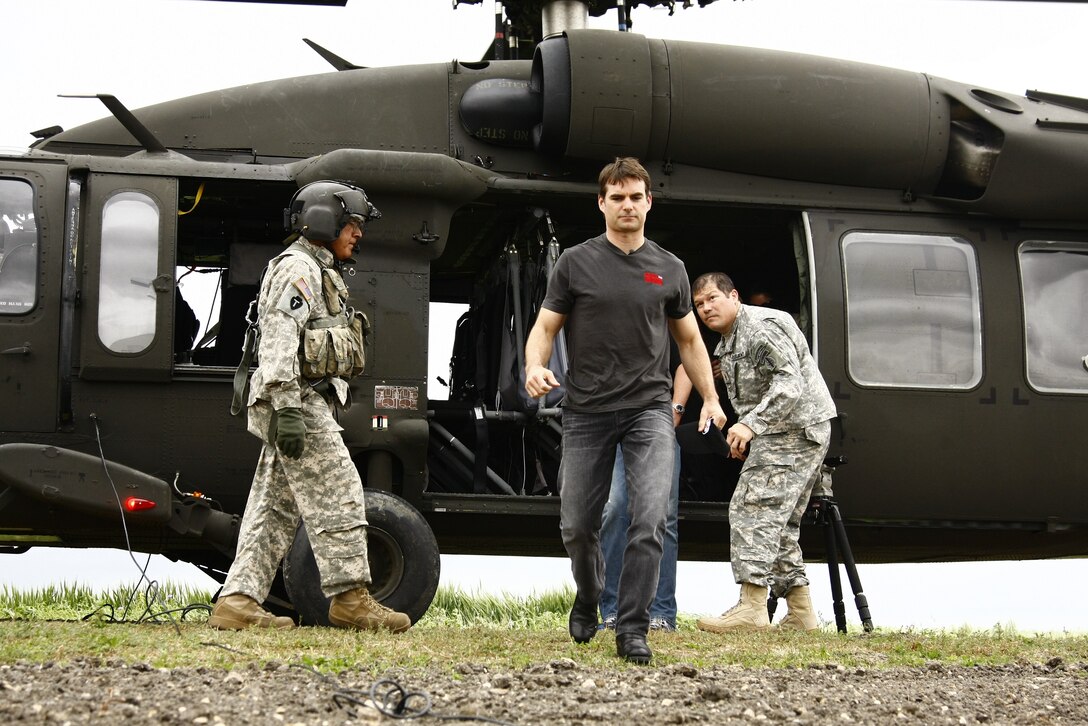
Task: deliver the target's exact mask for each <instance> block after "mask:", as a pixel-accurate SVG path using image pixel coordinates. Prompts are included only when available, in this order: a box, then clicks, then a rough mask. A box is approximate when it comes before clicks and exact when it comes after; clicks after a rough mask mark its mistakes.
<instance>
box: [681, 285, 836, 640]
mask: <svg viewBox="0 0 1088 726" xmlns="http://www.w3.org/2000/svg"><path fill="white" fill-rule="evenodd" d="M692 290H693V298H694V300H695V309H696V311H697V312H698V314H699V318H700V319H701V320H702V321H703V323H705V324H706V326H707V327H709V328H710V329H711V330H713V331H715V332H717V333H720V334H721V336H722V339H721V342H720V343H719V344H718V347H717V348H716V349H715V351H714V355H715V356H716V357H717V358H718V361H719V365H720V366H721V374H722V378H723V379H724V381H725V384H726V389H727V391H728V394H729V400H730V401H731V402H732V404H733V408H734V409H735V410H736V412H737V415H738V416H739V420H738V421H737V422H736V423H735V424H733V425H732V426H730V427H729V430H728V432H727V436H726V443H728V445H729V451H730V456H732V457H734V458H737V459H742V460H744V467H743V468H742V469H741V473H740V479H739V480H738V482H737V488H736V490H735V491H734V493H733V498H732V500H731V501H730V503H729V549H730V559H731V560H732V565H733V577H734V579H735V580H736V581H737V582H738V583H740V585H741V596H740V602H738V603H737V604H736V605H735V606H733V608H731V609H730V610H728V611H726V612H725V613H723V614H722V615H721V616H719V617H704V618H700V619H699V620H698V622H697V626H698V627H699V629H701V630H707V631H710V632H715V633H722V632H728V631H733V630H762V629H763V628H766V627H768V626H769V625H770V622H769V618H768V614H767V588H768V587H770V588H771V591H772V592H773V593H774V595H775V596H776V597H783V596H784V597H785V598H786V603H787V605H788V608H789V609H788V612H787V614H786V617H785V618H784V619H783V620H782V621H781V623H779V625H780V626H782V627H787V628H796V629H799V630H815V629H816V627H817V622H816V616H815V614H814V613H813V610H812V600H811V597H810V596H809V588H808V579H807V578H806V577H805V564H804V561H803V559H802V557H801V547H800V545H799V544H798V537H799V536H800V532H801V530H800V525H801V516H802V515H803V514H804V512H805V509H806V508H807V507H808V500H809V496H810V495H811V493H812V487H813V485H814V484H815V483H816V481H817V480H818V479H819V477H820V468H821V465H822V464H823V460H824V457H825V456H826V455H827V448H828V443H829V439H830V432H831V419H832V418H834V417H835V415H836V412H835V404H834V403H833V402H832V400H831V394H830V393H829V392H828V390H827V385H826V384H825V383H824V380H823V378H822V377H821V376H820V371H819V370H818V369H817V368H816V362H815V361H814V360H813V358H812V355H811V354H810V353H809V349H808V342H807V341H806V340H805V336H804V334H803V333H802V332H801V330H800V329H799V328H798V327H797V324H796V323H795V322H794V320H793V318H792V317H791V316H790V315H789V314H788V313H784V312H782V311H779V310H773V309H770V308H765V307H754V306H751V305H742V304H741V302H740V298H739V296H738V294H737V291H736V289H735V288H734V286H733V281H732V280H730V279H729V277H728V276H727V275H725V274H723V273H720V272H714V273H708V274H706V275H702V276H701V277H699V278H698V279H697V280H695V282H694V283H693V284H692Z"/></svg>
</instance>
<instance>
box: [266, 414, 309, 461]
mask: <svg viewBox="0 0 1088 726" xmlns="http://www.w3.org/2000/svg"><path fill="white" fill-rule="evenodd" d="M272 425H273V426H274V427H275V430H276V433H275V437H276V447H277V448H278V449H279V450H280V451H282V452H283V455H284V456H286V457H287V458H288V459H301V458H302V451H303V450H304V449H305V448H306V424H305V423H303V421H302V409H301V408H281V409H279V410H278V411H276V415H275V418H274V420H273V422H272Z"/></svg>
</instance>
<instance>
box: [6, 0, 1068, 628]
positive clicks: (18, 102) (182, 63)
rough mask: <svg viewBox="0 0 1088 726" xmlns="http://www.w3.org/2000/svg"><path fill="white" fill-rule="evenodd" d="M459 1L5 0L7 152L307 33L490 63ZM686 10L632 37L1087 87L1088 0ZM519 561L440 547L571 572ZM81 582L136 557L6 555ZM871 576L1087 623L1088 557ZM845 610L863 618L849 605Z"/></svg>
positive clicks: (970, 609) (489, 579)
mask: <svg viewBox="0 0 1088 726" xmlns="http://www.w3.org/2000/svg"><path fill="white" fill-rule="evenodd" d="M451 5H452V3H451V2H450V0H349V2H348V6H347V7H346V8H302V7H289V6H278V5H259V4H250V3H234V2H210V1H208V0H94V1H93V2H92V1H90V0H35V2H11V1H9V2H6V3H4V9H3V16H2V17H3V23H4V40H3V43H0V65H2V68H3V74H2V76H0V78H2V79H3V80H2V86H0V88H2V89H3V101H2V103H0V147H16V148H18V147H25V146H27V145H29V144H30V143H31V142H32V141H33V137H32V136H31V135H30V132H31V131H33V130H36V129H41V128H46V127H49V126H53V125H60V126H62V127H64V128H72V127H73V126H76V125H78V124H80V123H85V122H87V121H91V120H94V119H97V118H100V117H102V116H104V115H106V112H105V109H104V107H102V106H101V104H100V103H99V102H98V101H96V100H88V99H67V98H58V97H57V95H58V94H94V93H111V94H114V95H116V96H117V97H118V98H119V99H120V100H121V101H122V102H123V103H124V104H126V105H127V106H128V107H129V108H132V109H138V108H140V107H141V106H145V105H149V104H152V103H157V102H161V101H165V100H169V99H172V98H177V97H180V96H187V95H191V94H194V93H200V92H204V91H209V90H214V89H217V88H224V87H230V86H237V85H243V84H247V83H254V82H259V81H265V80H272V79H276V78H283V77H288V76H297V75H308V74H314V73H324V72H327V71H330V70H331V67H330V66H329V65H328V64H327V62H326V61H324V60H323V59H321V58H320V57H319V56H318V55H317V54H316V53H314V51H312V50H311V49H310V48H309V47H308V46H306V45H305V44H304V43H303V42H302V38H303V37H306V38H310V39H311V40H313V41H315V42H317V43H319V44H321V45H323V46H325V47H327V48H329V49H330V50H332V51H333V52H334V53H336V54H338V55H340V56H341V57H343V58H345V59H347V60H349V61H351V62H352V63H355V64H357V65H362V66H388V65H397V64H406V63H431V62H444V61H449V60H452V59H455V58H456V59H459V60H478V59H480V58H481V57H482V56H483V55H484V53H485V52H486V51H487V49H488V48H489V46H490V44H491V36H492V32H493V19H494V5H493V3H492V2H491V0H484V2H483V3H482V4H480V5H464V4H463V5H461V6H460V7H459V8H458V9H457V10H453V9H451ZM681 5H682V3H681V2H677V10H676V13H675V16H673V17H671V18H670V17H668V12H667V10H665V9H661V8H654V9H651V8H637V9H636V10H635V12H634V18H633V30H634V31H635V32H639V33H643V34H645V35H648V36H652V37H661V38H676V39H685V40H700V41H707V42H717V43H729V44H735V45H747V46H755V47H763V48H774V49H780V50H791V51H796V52H803V53H813V54H818V55H828V56H834V57H839V58H846V59H850V60H858V61H864V62H869V63H876V64H879V65H886V66H891V67H896V68H903V69H907V70H913V71H920V72H926V73H929V74H932V75H936V76H941V77H945V78H950V79H953V80H956V81H961V82H964V83H970V84H973V85H977V86H979V87H982V88H988V89H991V90H999V91H1006V92H1010V93H1015V94H1022V93H1023V92H1024V91H1025V90H1026V89H1038V90H1044V91H1050V92H1054V93H1063V94H1067V95H1077V96H1082V97H1088V73H1086V72H1085V68H1086V67H1088V62H1086V58H1085V56H1086V50H1085V48H1086V45H1085V42H1084V37H1085V32H1086V31H1088V4H1081V3H1044V2H1015V1H1000V0H803V1H802V0H741V1H735V0H719V1H718V2H716V3H714V4H713V5H711V6H709V7H706V8H699V7H698V6H697V5H696V6H695V7H692V8H690V9H687V10H684V9H682V8H681V7H680V6H681ZM615 24H616V16H615V13H614V12H612V13H609V14H607V15H605V16H603V17H602V18H599V19H593V21H592V25H593V26H594V27H605V28H612V27H615ZM379 100H380V99H375V102H377V101H379ZM844 506H847V505H846V503H844ZM557 536H558V535H557ZM156 567H157V568H158V569H157V570H156V575H157V576H158V577H160V578H167V577H168V578H170V579H185V578H193V579H194V581H198V582H199V581H201V580H200V579H199V578H198V577H197V576H199V573H197V572H196V571H195V569H194V568H191V567H186V568H185V569H177V568H169V567H167V566H166V565H161V566H160V564H156ZM526 569H527V568H525V567H524V565H523V564H521V563H518V562H516V561H515V562H510V561H509V558H450V557H447V558H444V574H443V582H444V583H446V584H459V585H461V586H463V587H466V588H473V587H476V586H482V587H484V588H487V589H492V590H496V589H507V590H510V591H513V592H528V591H529V590H531V589H533V588H536V589H548V588H551V587H555V586H557V585H559V584H562V583H564V582H569V570H568V566H567V563H566V561H565V560H560V559H556V560H542V561H540V562H537V563H535V564H534V567H533V568H531V570H532V572H533V573H534V579H533V580H525V579H524V578H522V577H521V576H520V574H521V573H523V572H524V571H525V570H526ZM810 575H811V577H812V579H813V585H814V591H815V599H816V605H817V608H818V610H819V611H820V612H821V616H822V617H823V619H825V620H830V619H831V609H830V601H829V599H828V596H827V592H828V587H827V576H826V568H825V567H824V566H823V565H813V566H811V568H810ZM199 577H202V576H199ZM88 579H89V580H91V581H93V583H94V584H96V585H110V586H112V585H113V584H114V583H115V582H127V581H132V580H134V579H135V567H134V566H133V564H132V563H131V562H130V561H129V560H128V557H127V555H124V554H122V553H114V554H110V555H89V554H88V553H75V554H70V555H67V556H66V555H63V554H62V553H58V552H50V551H42V550H36V551H34V552H32V553H30V554H29V555H22V556H19V557H15V558H5V557H4V556H3V555H0V587H2V586H4V585H5V584H9V585H15V586H38V585H40V584H42V583H43V582H59V581H69V582H70V581H73V580H82V581H87V580H88ZM862 581H863V585H865V587H866V591H867V593H868V594H869V599H870V604H871V605H872V608H873V615H874V618H875V619H876V622H877V624H878V625H885V626H893V627H902V626H908V625H916V626H922V627H929V626H956V625H960V624H970V625H973V626H975V627H991V626H993V625H995V624H1013V625H1016V626H1017V627H1020V628H1022V629H1044V630H1058V631H1060V630H1063V629H1072V630H1078V631H1084V630H1088V617H1086V616H1085V615H1084V614H1083V613H1082V612H1080V611H1079V610H1077V609H1076V608H1075V607H1074V605H1073V603H1076V602H1078V601H1079V602H1083V601H1084V600H1085V595H1088V586H1086V585H1085V583H1088V563H1086V562H1085V561H1084V560H1078V561H1073V562H1069V561H1066V562H1049V563H1019V564H1012V563H1003V564H994V563H986V564H968V565H917V566H869V567H863V568H862ZM1059 584H1060V585H1061V586H1060V587H1059ZM735 593H736V586H735V585H734V584H733V583H732V582H731V578H730V577H729V575H728V565H726V564H722V563H714V564H707V563H682V565H681V570H680V583H679V589H678V599H679V601H680V608H681V610H683V611H686V612H717V611H720V610H724V609H725V608H726V607H728V606H729V605H731V604H732V602H733V601H734V600H735ZM1039 593H1047V596H1046V597H1038V594H1039ZM1052 595H1053V597H1052ZM1059 595H1060V596H1059ZM847 613H848V615H849V616H850V618H851V620H852V621H856V615H857V613H856V611H855V610H854V608H853V605H852V603H850V602H849V600H848V604H847Z"/></svg>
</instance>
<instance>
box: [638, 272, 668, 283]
mask: <svg viewBox="0 0 1088 726" xmlns="http://www.w3.org/2000/svg"><path fill="white" fill-rule="evenodd" d="M642 279H643V280H645V281H646V282H648V283H650V284H651V285H664V284H665V278H663V277H661V275H659V274H657V273H656V272H643V273H642Z"/></svg>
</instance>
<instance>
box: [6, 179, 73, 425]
mask: <svg viewBox="0 0 1088 726" xmlns="http://www.w3.org/2000/svg"><path fill="white" fill-rule="evenodd" d="M66 171H67V169H66V167H65V166H64V165H63V164H41V163H37V164H22V163H20V162H18V161H12V160H8V161H5V162H4V165H3V167H2V168H0V369H2V370H3V371H4V375H2V376H0V431H5V432H7V431H10V432H30V431H34V432H43V431H55V430H56V428H57V421H58V405H57V393H58V390H59V382H58V377H57V366H58V362H57V361H58V340H59V337H60V305H59V304H57V301H58V299H59V291H60V285H61V270H62V266H63V260H64V240H65V237H66V235H65V224H64V220H65V214H64V203H65V190H66V188H67V179H66Z"/></svg>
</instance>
